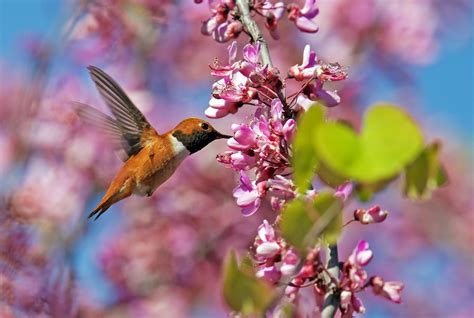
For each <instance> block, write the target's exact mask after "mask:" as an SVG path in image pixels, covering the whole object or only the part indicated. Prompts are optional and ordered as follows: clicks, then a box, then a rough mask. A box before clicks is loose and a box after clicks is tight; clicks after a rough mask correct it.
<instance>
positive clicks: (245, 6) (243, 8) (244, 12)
mask: <svg viewBox="0 0 474 318" xmlns="http://www.w3.org/2000/svg"><path fill="white" fill-rule="evenodd" d="M236 4H237V7H238V8H239V12H240V22H242V24H243V25H244V27H245V29H246V30H247V32H248V33H249V34H250V36H251V37H252V41H253V42H259V43H260V56H261V59H262V63H263V64H266V65H268V67H269V68H272V67H273V63H272V58H271V57H270V52H269V51H268V46H267V42H266V41H265V38H264V37H263V34H262V31H260V28H259V27H258V25H257V23H256V22H255V20H254V19H252V17H251V16H250V9H249V1H248V0H236Z"/></svg>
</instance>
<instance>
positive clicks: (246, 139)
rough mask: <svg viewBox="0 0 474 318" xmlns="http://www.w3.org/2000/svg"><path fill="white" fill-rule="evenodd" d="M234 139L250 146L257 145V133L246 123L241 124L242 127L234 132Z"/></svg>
mask: <svg viewBox="0 0 474 318" xmlns="http://www.w3.org/2000/svg"><path fill="white" fill-rule="evenodd" d="M234 139H235V140H237V141H238V142H239V143H240V144H242V145H246V146H248V147H252V146H254V145H255V133H254V132H253V130H252V129H250V127H248V126H246V125H241V126H240V128H239V129H238V130H236V131H235V132H234Z"/></svg>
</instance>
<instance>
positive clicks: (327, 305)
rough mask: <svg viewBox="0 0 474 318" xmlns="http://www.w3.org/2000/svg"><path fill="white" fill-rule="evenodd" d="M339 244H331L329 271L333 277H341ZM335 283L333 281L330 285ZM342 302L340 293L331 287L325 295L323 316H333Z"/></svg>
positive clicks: (331, 317)
mask: <svg viewBox="0 0 474 318" xmlns="http://www.w3.org/2000/svg"><path fill="white" fill-rule="evenodd" d="M337 254H338V251H337V244H334V245H331V246H329V262H328V272H329V274H331V276H332V277H339V256H338V255H337ZM331 285H333V284H332V283H331V284H330V286H331ZM340 302H341V299H340V296H339V294H337V293H336V292H335V291H334V289H330V290H329V291H328V293H327V294H326V295H325V296H324V304H323V310H322V311H321V317H322V318H333V317H334V315H335V314H336V311H337V309H338V308H339V304H340Z"/></svg>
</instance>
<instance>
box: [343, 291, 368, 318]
mask: <svg viewBox="0 0 474 318" xmlns="http://www.w3.org/2000/svg"><path fill="white" fill-rule="evenodd" d="M341 307H342V309H343V313H344V315H343V317H346V316H347V317H352V312H354V311H355V312H357V313H361V314H363V313H364V312H365V307H364V305H363V304H362V301H361V300H360V299H359V298H358V297H357V296H356V295H355V294H354V293H353V292H350V291H347V290H343V291H342V292H341Z"/></svg>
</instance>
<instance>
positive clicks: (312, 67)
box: [288, 44, 321, 81]
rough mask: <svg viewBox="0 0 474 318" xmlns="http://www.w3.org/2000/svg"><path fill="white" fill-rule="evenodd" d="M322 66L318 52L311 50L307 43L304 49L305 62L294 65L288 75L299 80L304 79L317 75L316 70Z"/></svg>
mask: <svg viewBox="0 0 474 318" xmlns="http://www.w3.org/2000/svg"><path fill="white" fill-rule="evenodd" d="M320 67H321V66H320V65H319V64H318V58H317V56H316V53H315V52H314V51H312V50H311V47H310V46H309V44H306V45H305V47H304V50H303V62H302V63H301V65H298V64H296V65H293V66H292V67H291V68H290V69H289V71H288V75H289V76H290V77H292V78H294V79H296V80H297V81H302V80H304V79H310V78H312V77H313V76H316V72H317V70H318V69H319V68H320Z"/></svg>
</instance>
